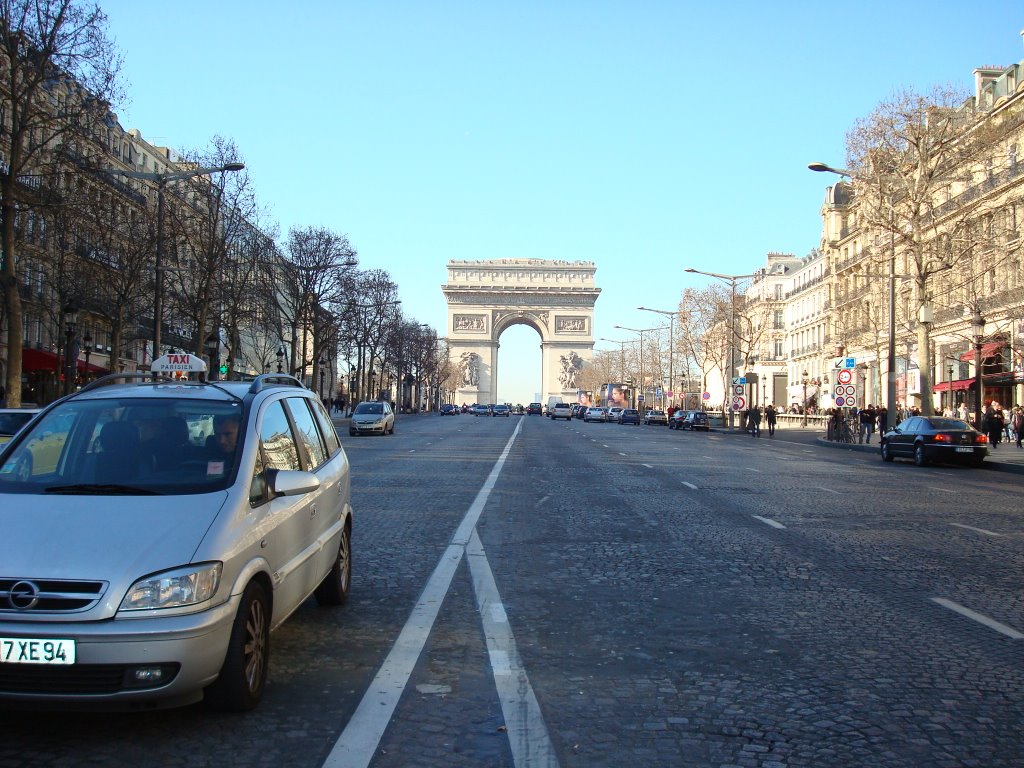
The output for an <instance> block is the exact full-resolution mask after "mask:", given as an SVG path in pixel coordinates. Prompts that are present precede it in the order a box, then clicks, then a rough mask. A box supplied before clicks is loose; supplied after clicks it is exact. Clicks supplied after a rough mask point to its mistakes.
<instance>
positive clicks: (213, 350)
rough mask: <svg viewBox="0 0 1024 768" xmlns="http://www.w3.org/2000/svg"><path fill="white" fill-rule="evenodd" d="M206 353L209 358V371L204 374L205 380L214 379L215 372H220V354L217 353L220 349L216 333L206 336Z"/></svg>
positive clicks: (215, 378)
mask: <svg viewBox="0 0 1024 768" xmlns="http://www.w3.org/2000/svg"><path fill="white" fill-rule="evenodd" d="M205 346H206V355H207V357H209V358H210V371H209V373H207V375H206V380H207V381H216V380H217V374H218V373H219V372H220V355H219V354H217V353H218V352H219V351H220V338H218V336H217V334H215V333H211V334H210V335H209V336H207V337H206V344H205Z"/></svg>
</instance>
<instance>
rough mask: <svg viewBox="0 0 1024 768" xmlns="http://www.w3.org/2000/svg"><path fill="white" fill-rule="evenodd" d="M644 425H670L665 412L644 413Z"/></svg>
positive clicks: (652, 411)
mask: <svg viewBox="0 0 1024 768" xmlns="http://www.w3.org/2000/svg"><path fill="white" fill-rule="evenodd" d="M644 424H657V425H659V426H665V425H666V424H668V416H667V415H666V413H665V412H664V411H658V410H650V411H644Z"/></svg>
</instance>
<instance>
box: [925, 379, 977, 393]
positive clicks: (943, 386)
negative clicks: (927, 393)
mask: <svg viewBox="0 0 1024 768" xmlns="http://www.w3.org/2000/svg"><path fill="white" fill-rule="evenodd" d="M973 387H974V379H959V380H957V381H940V382H939V383H938V384H936V385H935V386H934V387H932V391H933V392H949V391H950V390H952V391H953V392H965V391H967V390H968V389H972V388H973Z"/></svg>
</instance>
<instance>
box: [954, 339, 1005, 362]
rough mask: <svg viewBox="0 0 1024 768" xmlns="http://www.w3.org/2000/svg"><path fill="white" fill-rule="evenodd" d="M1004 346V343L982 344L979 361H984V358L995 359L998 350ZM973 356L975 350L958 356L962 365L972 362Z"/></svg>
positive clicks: (991, 342)
mask: <svg viewBox="0 0 1024 768" xmlns="http://www.w3.org/2000/svg"><path fill="white" fill-rule="evenodd" d="M1005 346H1006V342H1005V341H990V342H988V343H987V344H982V345H981V359H982V360H984V359H985V358H986V357H995V356H996V353H997V352H999V350H1000V349H1002V348H1003V347H1005ZM974 354H975V350H973V349H970V350H968V351H966V352H964V353H963V354H962V355H960V361H961V362H964V363H969V362H971V361H972V360H974Z"/></svg>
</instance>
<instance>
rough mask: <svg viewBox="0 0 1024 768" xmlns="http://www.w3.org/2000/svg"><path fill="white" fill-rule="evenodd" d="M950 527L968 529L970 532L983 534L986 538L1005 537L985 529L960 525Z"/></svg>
mask: <svg viewBox="0 0 1024 768" xmlns="http://www.w3.org/2000/svg"><path fill="white" fill-rule="evenodd" d="M950 525H955V526H956V527H957V528H966V529H967V530H968V531H977V532H978V533H983V534H985V535H986V536H1002V535H1003V534H1001V533H996V532H995V531H986V530H985V529H984V528H975V527H974V526H973V525H961V524H960V523H950Z"/></svg>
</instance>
